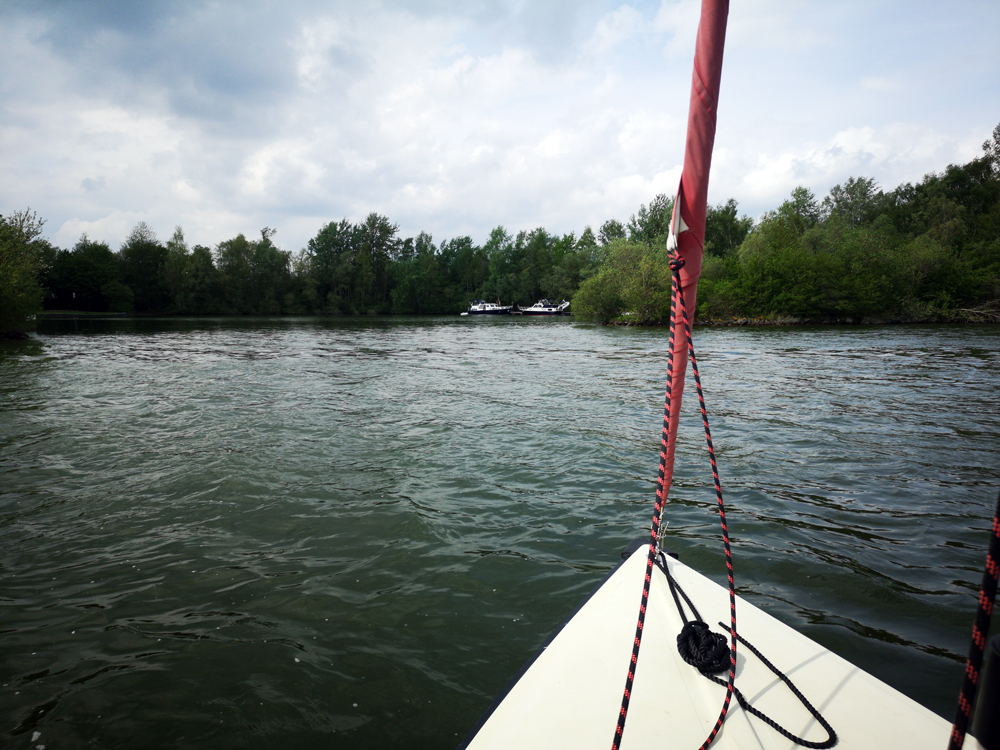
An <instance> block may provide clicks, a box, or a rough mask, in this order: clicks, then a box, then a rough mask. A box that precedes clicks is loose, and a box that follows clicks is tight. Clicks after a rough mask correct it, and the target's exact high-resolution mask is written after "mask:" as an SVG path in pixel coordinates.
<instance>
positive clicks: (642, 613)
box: [611, 272, 680, 750]
mask: <svg viewBox="0 0 1000 750" xmlns="http://www.w3.org/2000/svg"><path fill="white" fill-rule="evenodd" d="M679 288H680V286H679V282H678V277H677V274H676V272H675V273H674V276H673V289H675V290H678V289H679ZM674 330H675V326H674V309H673V306H672V305H671V307H670V338H669V342H670V343H669V347H670V348H669V350H668V354H667V388H666V396H665V397H664V402H663V432H662V434H661V436H660V471H659V479H658V481H657V488H656V504H655V505H654V506H653V523H652V526H651V527H650V534H649V537H650V540H649V550H648V554H647V555H646V577H645V580H644V581H643V584H642V599H641V601H640V602H639V621H638V623H637V624H636V626H635V639H634V640H633V641H632V658H631V660H630V661H629V665H628V675H627V676H626V678H625V690H624V692H623V693H622V705H621V709H620V710H619V712H618V726H617V727H615V737H614V740H613V741H612V742H611V750H618V748H619V747H620V745H621V741H622V733H623V732H624V731H625V718H626V716H627V715H628V704H629V700H630V699H631V697H632V684H633V683H634V682H635V668H636V665H637V664H638V663H639V646H640V644H641V643H642V628H643V625H644V624H645V622H646V605H647V604H648V603H649V585H650V582H651V581H652V579H653V561H654V560H655V559H656V547H657V541H658V539H659V530H660V517H661V515H662V512H663V506H664V504H665V503H666V500H667V498H666V491H665V490H666V476H667V447H668V442H669V438H670V388H671V385H672V380H673V372H674Z"/></svg>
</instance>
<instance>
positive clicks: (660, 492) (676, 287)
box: [611, 257, 737, 750]
mask: <svg viewBox="0 0 1000 750" xmlns="http://www.w3.org/2000/svg"><path fill="white" fill-rule="evenodd" d="M683 267H684V259H683V258H680V257H675V258H674V259H673V260H671V262H670V274H671V292H672V294H671V305H670V336H669V350H668V351H669V354H668V356H667V387H666V396H665V399H664V405H663V432H662V436H661V438H660V445H661V450H660V469H659V478H658V482H657V490H656V505H655V506H654V508H653V523H652V526H651V528H650V543H649V551H648V554H647V556H646V574H645V580H644V582H643V586H642V599H641V600H640V603H639V617H638V623H637V624H636V630H635V638H634V640H633V641H632V657H631V660H630V663H629V668H628V675H627V676H626V679H625V690H624V692H623V694H622V705H621V709H620V710H619V712H618V724H617V726H616V728H615V736H614V739H613V740H612V743H611V748H612V750H619V748H620V746H621V740H622V736H623V734H624V732H625V721H626V718H627V716H628V706H629V701H630V699H631V697H632V686H633V684H634V682H635V669H636V666H637V664H638V662H639V649H640V646H641V644H642V631H643V627H644V625H645V621H646V606H647V605H648V603H649V586H650V583H651V581H652V572H653V563H654V560H655V558H656V552H657V547H658V544H659V533H660V521H661V516H662V512H663V506H664V505H665V504H666V500H667V498H666V492H667V490H666V476H667V451H668V445H669V438H670V413H671V412H670V409H671V386H672V381H673V369H674V368H673V364H674V341H675V335H676V334H675V332H676V328H677V315H676V312H675V308H676V307H679V308H680V311H681V318H682V320H683V324H684V333H685V336H686V338H687V354H688V355H689V356H690V359H691V365H692V369H693V371H694V380H695V387H696V389H697V392H698V402H699V405H700V408H701V418H702V423H703V424H704V426H705V442H706V444H707V446H708V455H709V459H710V461H711V463H712V477H713V481H714V483H715V495H716V499H717V500H718V510H719V521H720V524H721V526H722V540H723V543H724V546H725V551H726V576H727V578H728V580H729V612H730V628H729V635H730V645H729V680H728V682H727V683H726V685H727V687H726V698H725V700H724V701H723V703H722V709H721V710H720V712H719V718H718V719H717V720H716V722H715V726H714V727H713V728H712V731H711V732H710V733H709V735H708V737H707V738H706V739H705V741H704V742H703V743H702V745H701V747H700V748H699V750H706V749H707V748H708V746H709V745H711V744H712V742H713V741H714V740H715V738H716V736H717V735H718V733H719V730H720V729H721V728H722V723H723V722H724V721H725V719H726V714H727V713H728V712H729V706H730V703H731V702H732V699H733V690H734V688H735V680H736V643H737V635H736V586H735V583H734V582H733V558H732V551H731V549H730V544H729V529H728V527H727V526H726V509H725V504H724V502H723V499H722V485H721V483H720V481H719V470H718V466H717V464H716V461H715V448H714V446H713V445H712V433H711V430H710V429H709V426H708V411H707V410H706V408H705V396H704V393H703V392H702V388H701V375H700V374H699V372H698V361H697V359H696V358H695V353H694V341H693V339H692V337H691V324H690V321H689V320H688V313H687V305H686V304H685V302H684V288H683V286H682V284H681V280H680V270H681V268H683ZM675 300H676V303H677V304H676V305H675V304H674V301H675Z"/></svg>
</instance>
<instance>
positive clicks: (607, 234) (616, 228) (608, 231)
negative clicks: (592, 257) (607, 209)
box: [597, 219, 628, 245]
mask: <svg viewBox="0 0 1000 750" xmlns="http://www.w3.org/2000/svg"><path fill="white" fill-rule="evenodd" d="M627 236H628V235H627V233H626V232H625V225H624V224H622V223H621V222H620V221H618V219H608V220H607V221H606V222H604V223H603V224H601V228H600V229H599V230H598V232H597V237H598V239H599V240H600V242H601V244H602V245H610V244H611V243H612V242H614V241H615V240H624V239H625V238H626V237H627Z"/></svg>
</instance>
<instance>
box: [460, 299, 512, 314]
mask: <svg viewBox="0 0 1000 750" xmlns="http://www.w3.org/2000/svg"><path fill="white" fill-rule="evenodd" d="M513 308H514V306H513V305H506V306H504V305H501V304H500V303H499V302H495V303H494V302H486V301H484V300H481V299H477V300H473V301H472V302H471V303H470V304H469V309H468V310H466V311H465V312H464V313H462V315H510V313H511V311H512V310H513Z"/></svg>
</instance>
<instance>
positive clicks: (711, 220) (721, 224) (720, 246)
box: [705, 198, 753, 258]
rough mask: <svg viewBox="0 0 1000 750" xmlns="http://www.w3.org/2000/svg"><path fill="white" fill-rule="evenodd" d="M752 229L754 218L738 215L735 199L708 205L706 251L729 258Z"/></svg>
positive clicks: (709, 253)
mask: <svg viewBox="0 0 1000 750" xmlns="http://www.w3.org/2000/svg"><path fill="white" fill-rule="evenodd" d="M752 229H753V219H752V218H750V217H749V216H742V217H738V216H737V203H736V200H735V199H733V198H730V199H729V200H728V201H726V202H725V203H720V204H719V205H717V206H708V208H707V210H706V214H705V253H706V254H708V255H715V256H716V257H719V258H728V257H729V256H730V255H732V254H733V253H735V252H736V251H737V249H739V246H740V245H742V244H743V240H745V239H746V238H747V235H748V234H749V233H750V231H751V230H752Z"/></svg>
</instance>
